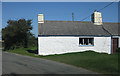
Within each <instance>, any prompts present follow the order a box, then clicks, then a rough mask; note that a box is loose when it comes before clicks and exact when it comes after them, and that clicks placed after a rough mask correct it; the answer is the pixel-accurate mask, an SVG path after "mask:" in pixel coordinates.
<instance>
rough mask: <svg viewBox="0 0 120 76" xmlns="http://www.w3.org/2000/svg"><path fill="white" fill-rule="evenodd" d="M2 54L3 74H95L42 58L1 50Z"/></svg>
mask: <svg viewBox="0 0 120 76" xmlns="http://www.w3.org/2000/svg"><path fill="white" fill-rule="evenodd" d="M2 56H3V64H2V67H3V68H2V72H3V74H95V72H92V71H88V70H86V69H83V68H78V67H74V66H71V65H67V64H64V63H58V62H55V61H51V60H46V59H42V58H34V57H29V56H22V55H18V54H13V53H8V52H3V54H2Z"/></svg>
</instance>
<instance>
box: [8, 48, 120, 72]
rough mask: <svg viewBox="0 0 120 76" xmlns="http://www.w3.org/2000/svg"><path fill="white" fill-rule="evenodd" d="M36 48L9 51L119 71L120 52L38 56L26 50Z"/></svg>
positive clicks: (89, 68)
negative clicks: (119, 56)
mask: <svg viewBox="0 0 120 76" xmlns="http://www.w3.org/2000/svg"><path fill="white" fill-rule="evenodd" d="M36 49H37V47H33V48H27V49H25V48H20V49H15V50H9V51H8V52H13V53H17V54H22V55H28V56H33V57H38V58H45V59H49V60H54V61H58V62H62V63H66V64H70V65H74V66H77V67H83V68H86V69H88V70H92V71H95V72H99V73H103V74H117V73H118V54H111V55H109V54H104V53H96V52H93V51H86V52H79V53H68V54H61V55H48V56H36V55H35V54H33V53H29V52H27V51H26V50H36Z"/></svg>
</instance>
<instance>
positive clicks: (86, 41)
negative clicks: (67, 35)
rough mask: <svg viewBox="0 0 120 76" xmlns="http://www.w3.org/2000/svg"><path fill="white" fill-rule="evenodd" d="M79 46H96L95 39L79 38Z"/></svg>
mask: <svg viewBox="0 0 120 76" xmlns="http://www.w3.org/2000/svg"><path fill="white" fill-rule="evenodd" d="M79 45H90V46H93V45H94V39H93V38H79Z"/></svg>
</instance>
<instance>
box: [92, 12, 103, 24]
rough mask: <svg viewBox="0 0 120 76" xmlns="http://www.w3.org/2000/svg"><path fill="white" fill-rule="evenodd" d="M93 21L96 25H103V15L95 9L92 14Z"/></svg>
mask: <svg viewBox="0 0 120 76" xmlns="http://www.w3.org/2000/svg"><path fill="white" fill-rule="evenodd" d="M91 21H92V22H93V23H94V24H95V25H102V15H101V13H100V12H97V11H96V10H95V12H94V13H93V14H92V15H91Z"/></svg>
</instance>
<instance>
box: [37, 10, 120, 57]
mask: <svg viewBox="0 0 120 76" xmlns="http://www.w3.org/2000/svg"><path fill="white" fill-rule="evenodd" d="M118 47H120V35H119V34H118V23H103V22H102V15H101V13H100V12H97V11H95V12H94V13H93V14H92V15H91V22H87V21H47V20H45V21H44V16H43V14H38V54H39V55H51V54H63V53H70V52H83V51H87V50H93V51H95V52H99V53H108V54H112V53H115V52H116V49H117V48H118Z"/></svg>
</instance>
